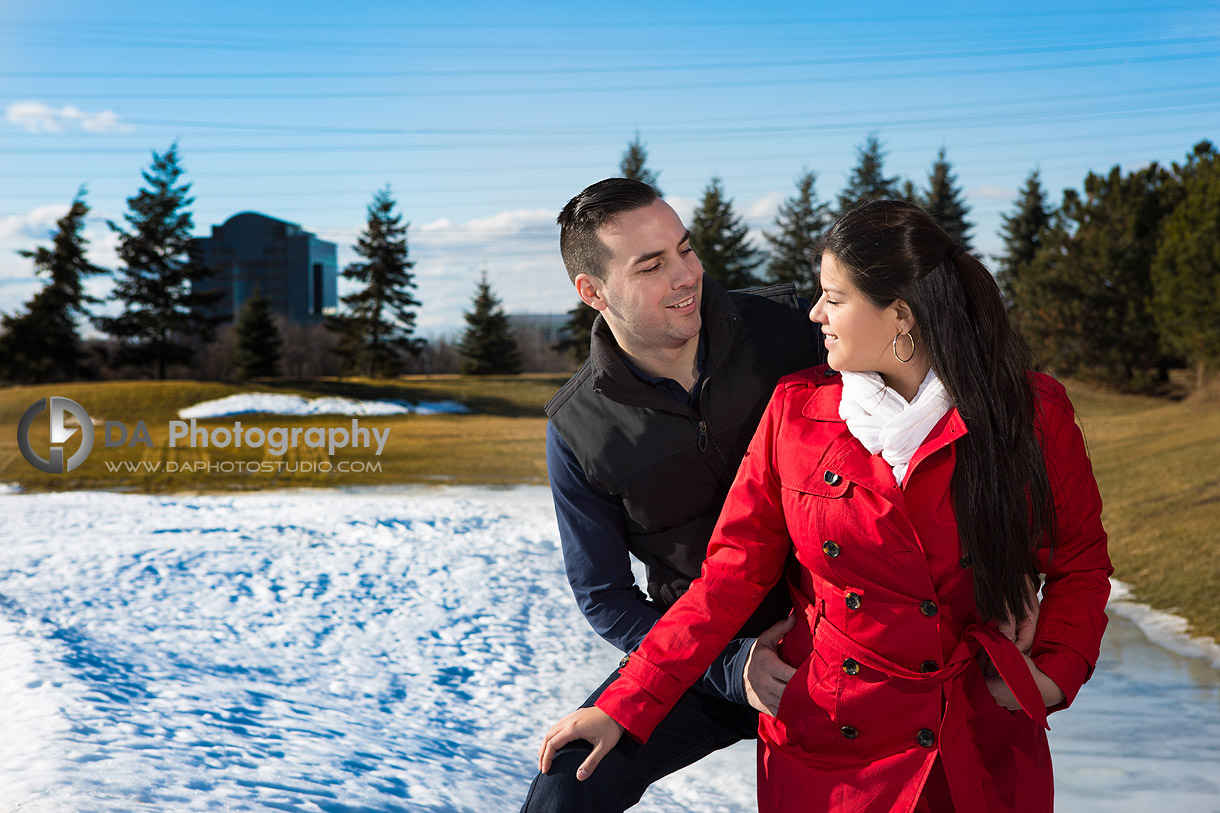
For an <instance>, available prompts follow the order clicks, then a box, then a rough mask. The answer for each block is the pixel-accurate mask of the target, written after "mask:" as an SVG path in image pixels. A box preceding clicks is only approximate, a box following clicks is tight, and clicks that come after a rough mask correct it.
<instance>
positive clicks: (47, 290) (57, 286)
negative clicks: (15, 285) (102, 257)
mask: <svg viewBox="0 0 1220 813" xmlns="http://www.w3.org/2000/svg"><path fill="white" fill-rule="evenodd" d="M88 214H89V206H88V204H86V203H85V188H84V187H81V188H80V190H79V191H78V192H77V193H76V197H75V198H73V200H72V205H71V206H70V207H69V208H68V213H67V214H65V215H64V216H63V217H61V218H60V219H59V221H58V222H57V223H56V224H55V226H56V230H55V231H54V232H53V233H52V237H51V247H50V248H47V247H46V246H40V247H38V248H36V249H34V250H33V251H20V252H18V253H19V254H20V255H21V256H22V257H26V258H29V259H31V260H33V261H34V268H35V271H36V272H37V273H38V274H46V275H47V277H48V279H47V284H46V285H45V286H44V287H43V288H42V290H40V291H39V292H38V293H36V294H35V295H34V296H33V297H32V298H31V299H30V301H29V302H28V303H27V304H26V310H25V312H24V313H21V314H14V315H5V316H4V317H3V318H2V319H0V379H3V380H6V381H13V382H18V383H28V384H37V383H41V382H44V381H63V380H69V379H73V378H78V377H80V375H81V372H82V368H81V363H80V356H81V348H80V335H79V334H78V332H77V319H78V318H80V317H88V315H89V314H88V309H87V305H89V304H93V303H95V302H97V300H96V299H94V298H93V297H91V296H89V295H88V294H86V293H85V289H84V281H85V279H86V278H87V277H90V276H94V275H96V274H104V273H106V272H105V269H102V268H98V267H97V266H95V265H93V264H92V263H90V262H89V261H88V260H87V259H86V257H85V255H86V251H87V247H88V245H89V241H88V240H86V239H85V237H84V235H83V234H82V231H83V230H84V227H85V218H86V217H87V216H88Z"/></svg>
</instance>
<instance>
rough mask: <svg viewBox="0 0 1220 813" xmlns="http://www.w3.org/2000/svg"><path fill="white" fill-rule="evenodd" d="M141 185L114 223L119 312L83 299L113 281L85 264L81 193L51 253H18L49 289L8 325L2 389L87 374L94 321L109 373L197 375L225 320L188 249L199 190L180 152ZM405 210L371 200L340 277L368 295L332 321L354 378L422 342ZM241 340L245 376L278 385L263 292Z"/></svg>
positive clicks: (380, 372)
mask: <svg viewBox="0 0 1220 813" xmlns="http://www.w3.org/2000/svg"><path fill="white" fill-rule="evenodd" d="M142 175H143V179H144V186H143V187H142V188H141V189H140V190H139V192H137V193H136V194H135V195H134V196H132V197H130V198H128V199H127V213H126V214H125V215H124V221H125V224H124V225H119V224H117V223H115V222H114V221H107V225H108V226H109V228H110V229H111V231H113V232H114V233H115V234H117V235H118V250H117V253H118V256H119V260H120V261H121V263H122V265H121V266H120V267H119V268H118V269H116V270H115V271H114V272H113V276H114V287H113V291H112V294H111V297H112V299H113V300H114V301H116V302H117V303H118V304H119V305H120V306H121V310H120V311H119V313H118V314H117V315H107V314H95V313H93V312H92V311H91V306H95V305H99V304H101V303H100V302H99V300H97V299H95V298H93V297H91V296H89V295H88V294H86V293H85V288H84V285H85V282H86V280H87V279H89V278H90V277H95V276H99V275H105V274H111V273H112V272H110V271H108V270H106V269H103V268H99V267H97V266H95V265H93V264H91V263H90V262H89V261H88V260H87V259H86V255H87V249H88V241H87V240H86V239H85V237H84V233H83V232H84V223H85V218H86V217H87V216H88V214H89V206H88V204H87V203H86V202H85V189H84V188H83V187H82V188H81V190H80V191H79V192H78V193H77V195H76V197H75V199H74V200H73V201H72V205H71V207H70V208H69V210H68V213H67V214H66V215H65V216H64V217H63V218H61V219H60V220H59V221H58V223H57V224H56V230H55V232H54V233H53V235H52V245H51V246H50V247H40V248H37V249H35V250H33V251H23V252H21V254H22V256H25V257H27V258H29V259H31V260H32V261H33V263H34V267H35V269H36V271H37V272H38V273H39V274H40V275H45V276H46V277H47V282H46V285H45V286H44V287H43V289H42V290H40V291H39V292H38V293H37V294H35V295H34V296H33V297H32V298H31V299H30V301H29V302H27V303H26V305H25V307H24V309H23V310H21V311H18V312H17V313H15V314H6V315H3V316H2V317H0V380H4V381H8V382H14V383H40V382H45V381H62V380H68V379H73V378H80V377H82V376H85V375H87V374H88V373H89V370H88V369H87V365H85V364H84V361H83V360H84V351H83V349H82V342H81V337H80V325H81V324H82V323H84V322H86V321H88V322H91V323H92V324H93V326H94V327H95V328H97V329H98V330H99V331H101V332H103V333H105V334H107V335H108V336H109V337H110V339H111V344H112V345H113V352H112V353H111V355H110V357H109V358H107V359H105V363H107V364H109V365H111V366H114V367H129V368H136V369H142V370H145V371H146V372H147V373H148V374H150V375H152V376H155V377H156V378H158V379H164V378H165V377H166V376H167V374H168V372H169V370H170V369H171V367H175V366H177V367H189V366H190V365H192V364H193V363H194V362H195V360H196V358H197V355H198V350H199V348H200V347H202V346H203V345H204V344H206V343H207V342H208V341H210V340H211V339H212V337H213V335H214V333H215V331H216V329H217V327H218V326H219V325H220V324H221V323H223V322H224V321H226V319H227V317H224V316H216V315H214V308H213V307H212V306H214V305H215V303H216V302H217V301H218V300H219V299H220V298H221V297H222V295H221V294H219V293H204V292H202V291H201V290H200V289H199V286H198V283H199V282H200V281H202V280H205V279H206V278H207V277H208V276H210V275H211V274H213V273H214V270H213V269H209V268H205V267H203V266H202V265H201V264H200V263H199V262H198V260H197V258H196V257H194V256H192V253H191V251H190V241H191V231H192V229H193V228H194V223H193V219H192V215H191V211H190V206H191V204H192V203H193V202H194V199H193V198H191V197H190V188H191V185H190V184H189V183H183V182H182V175H183V169H182V166H181V163H180V157H179V154H178V148H177V145H173V146H171V147H170V148H169V150H167V151H166V152H164V153H160V154H158V153H156V152H154V153H153V160H152V164H151V166H150V167H149V168H148V169H147V170H145V171H144V172H143V173H142ZM396 205H397V204H396V203H395V201H394V199H393V197H392V196H391V194H390V190H389V189H388V188H387V189H384V190H382V191H380V192H378V193H377V194H376V195H375V196H374V198H373V202H372V204H371V205H370V206H369V208H368V222H367V224H366V227H365V229H364V231H363V232H362V233H361V235H360V237H359V239H358V240H357V243H356V245H355V247H354V248H355V251H356V253H357V254H358V255H359V256H360V257H361V258H362V261H360V262H356V263H352V264H351V265H349V266H348V267H346V268H345V269H344V270H343V276H344V278H345V279H348V280H351V281H353V282H355V283H357V284H358V285H359V288H358V290H357V291H356V292H355V293H352V294H350V295H348V296H345V297H343V303H344V305H346V306H347V307H346V311H345V312H343V313H341V314H339V315H337V316H333V317H329V318H328V319H327V321H326V327H327V328H328V329H330V330H332V331H333V332H334V333H336V334H337V336H338V340H337V342H336V343H335V347H334V350H333V352H335V353H337V354H338V355H339V356H340V357H341V358H342V360H343V370H344V372H346V373H354V374H361V375H367V376H377V377H381V376H390V375H397V374H398V372H399V371H400V370H401V368H402V365H403V364H404V362H405V361H406V359H407V357H408V356H412V355H416V354H418V353H419V351H420V349H421V346H422V344H423V342H422V340H420V339H418V338H415V336H414V332H415V309H416V308H418V307H419V305H420V303H419V301H418V300H417V299H416V298H415V297H414V294H413V291H414V289H415V281H414V277H413V275H412V273H411V268H412V266H413V265H414V263H413V262H411V261H410V260H409V259H408V247H407V237H406V233H407V227H408V225H409V224H406V223H403V222H402V218H401V216H399V215H398V214H396V213H395V211H394V209H395V207H396ZM234 333H235V348H234V355H233V359H232V362H233V366H234V368H235V369H236V371H237V373H238V375H240V376H241V377H243V378H244V377H252V376H274V375H278V372H279V368H280V365H279V361H280V354H281V350H282V339H281V337H280V334H279V328H278V327H277V325H276V322H275V318H274V315H273V313H272V311H271V307H270V302H269V301H268V300H267V299H266V298H265V297H264V296H262V295H261V294H260V293H258V292H257V291H256V292H255V294H254V295H253V296H252V297H250V298H249V299H248V300H247V301H246V302H245V303H242V306H241V310H240V312H239V314H238V317H237V320H236V324H235V326H234Z"/></svg>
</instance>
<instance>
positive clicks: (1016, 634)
mask: <svg viewBox="0 0 1220 813" xmlns="http://www.w3.org/2000/svg"><path fill="white" fill-rule="evenodd" d="M1025 607H1026V613H1025V617H1024V618H1022V619H1020V620H1017V619H1013V618H1006V619H1004V620H1003V621H1001V622H999V624H998V627H999V630H1000V634H1001V635H1003V636H1004V637H1005V638H1007V639H1008V640H1010V641H1012V642H1013V643H1014V644H1016V645H1017V649H1019V650H1021V654H1022V655H1028V654H1029V653H1030V651H1031V650H1032V649H1033V648H1034V631H1035V630H1036V629H1037V627H1038V610H1039V609H1040V607H1041V603H1040V602H1039V601H1038V586H1037V583H1036V582H1035V581H1033V580H1030V581H1029V582H1028V583H1027V586H1026V602H1025Z"/></svg>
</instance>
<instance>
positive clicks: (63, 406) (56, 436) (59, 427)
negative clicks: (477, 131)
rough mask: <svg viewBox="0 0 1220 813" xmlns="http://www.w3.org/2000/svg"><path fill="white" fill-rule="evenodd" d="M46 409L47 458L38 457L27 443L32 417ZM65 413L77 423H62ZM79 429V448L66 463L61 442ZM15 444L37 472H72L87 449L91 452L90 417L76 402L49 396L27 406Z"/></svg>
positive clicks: (19, 425) (65, 440)
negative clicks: (48, 422)
mask: <svg viewBox="0 0 1220 813" xmlns="http://www.w3.org/2000/svg"><path fill="white" fill-rule="evenodd" d="M48 411H49V412H50V413H51V449H50V460H47V459H45V458H43V457H41V456H39V455H38V453H37V452H35V451H34V449H33V447H32V446H30V427H31V426H32V425H33V423H34V419H35V418H37V417H38V416H39V415H41V414H42V413H43V412H48ZM66 415H71V416H72V417H73V418H76V422H77V423H79V424H80V426H79V427H75V426H72V427H69V426H66V425H65V424H64V417H65V416H66ZM78 428H79V429H80V430H81V438H80V448H78V449H77V450H76V451H75V452H73V453H72V456H71V457H69V458H68V460H67V462H65V461H64V444H65V443H66V442H67V441H68V439H69V438H71V437H72V436H73V435H75V434H76V430H77V429H78ZM17 446H18V448H20V449H21V454H22V455H23V456H24V457H25V459H26V461H27V462H28V463H29V464H30V465H31V466H33V467H34V468H36V469H38V470H39V471H42V472H46V473H47V474H63V473H64V472H68V471H72V469H74V468H76V467H77V466H79V465H80V464H81V463H84V462H85V458H87V457H88V456H89V452H91V451H93V419H92V418H90V417H89V413H88V412H86V411H85V408H84V407H83V406H81V405H80V404H78V403H76V402H75V401H72V400H70V399H68V398H60V397H59V396H58V395H52V396H51V397H50V398H44V399H43V400H41V401H36V402H34V403H33V404H30V408H29V409H27V410H26V411H25V414H24V415H22V416H21V422H20V423H19V424H17Z"/></svg>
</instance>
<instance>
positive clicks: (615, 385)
mask: <svg viewBox="0 0 1220 813" xmlns="http://www.w3.org/2000/svg"><path fill="white" fill-rule="evenodd" d="M700 314H701V315H702V317H703V327H702V328H701V330H702V334H703V336H704V337H705V338H706V340H707V357H706V358H705V360H704V368H703V378H705V379H706V378H707V377H709V376H710V375H712V373H714V372H715V371H716V369H717V368H718V367H720V365H721V364H723V363H724V360H725V359H726V358H728V355H729V351H730V350H731V349H732V347H733V344H734V342H735V341H736V340H737V334H738V332H739V331H740V330H741V315H740V314H739V313H738V312H737V306H736V305H734V304H733V299H732V297H730V296H729V294H728V292H727V291H725V290H724V288H723V287H721V286H720V284H719V283H717V282H716V281H715V280H713V279H712V278H711V277H709V276H707V275H706V274H704V275H703V295H702V302H701V303H700ZM617 348H618V342H617V341H616V340H615V338H614V334H613V333H612V332H611V331H610V326H609V325H608V324H606V320H605V319H603V318H602V315H601V314H600V313H599V314H598V315H597V319H596V320H594V322H593V341H592V342H591V343H590V346H589V363H590V365H591V366H592V370H593V389H594V390H596V391H597V392H599V393H601V394H602V395H605V396H606V397H607V398H611V399H613V400H615V401H619V402H621V403H627V404H634V405H638V406H645V407H652V408H656V409H664V410H666V411H668V412H683V411H689V412H692V413H693V410H690V409H689V408H684V407H683V405H682V404H679V403H678V402H677V401H675V400H674V399H672V398H670V397H669V396H666V395H663V394H660V393H657V392H655V391H654V390H653V389H652V387H650V386H648V385H647V384H645V383H644V382H643V381H640V379H639V378H638V377H637V376H636V375H635V374H634V373H632V372H631V370H630V369H628V367H627V364H626V362H624V361H623V357H622V356H620V355H619V353H618V349H617Z"/></svg>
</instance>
